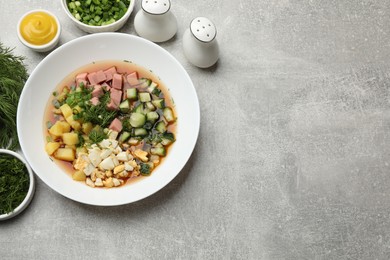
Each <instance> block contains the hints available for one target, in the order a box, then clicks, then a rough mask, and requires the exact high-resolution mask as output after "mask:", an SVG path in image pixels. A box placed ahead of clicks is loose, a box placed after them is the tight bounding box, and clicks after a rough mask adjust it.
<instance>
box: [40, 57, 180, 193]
mask: <svg viewBox="0 0 390 260" xmlns="http://www.w3.org/2000/svg"><path fill="white" fill-rule="evenodd" d="M113 67H114V68H115V70H116V72H115V74H117V75H121V77H122V80H123V83H122V84H123V85H122V90H121V93H122V95H123V98H122V99H121V105H122V103H126V102H128V103H129V104H131V110H130V111H128V112H126V113H125V112H123V111H124V110H122V107H119V108H118V110H117V116H116V117H115V120H117V119H118V121H121V123H120V125H121V128H122V125H123V130H121V131H119V132H118V137H117V138H115V139H117V140H118V142H119V145H118V147H119V146H120V148H121V149H122V152H126V153H127V154H128V156H129V157H133V159H134V161H135V162H136V163H137V166H135V163H134V162H131V163H132V165H133V166H134V167H133V166H128V165H127V164H126V162H125V163H124V165H126V167H128V168H129V169H128V168H126V169H128V170H129V171H128V172H129V175H128V176H125V177H123V178H118V179H119V180H121V184H125V183H130V182H133V181H136V180H140V179H142V178H144V177H145V176H143V175H148V174H142V171H143V170H144V171H145V168H148V167H146V166H148V165H149V166H150V168H151V171H153V170H154V169H155V168H156V167H157V166H158V165H160V164H161V162H162V161H163V159H164V157H165V156H166V155H165V153H166V154H169V148H170V146H171V143H169V142H168V144H167V145H162V144H165V143H167V142H164V140H165V139H164V135H166V136H167V135H168V134H169V136H176V118H175V119H174V121H172V119H170V117H171V116H172V115H173V116H174V115H175V114H176V113H175V111H174V103H173V100H172V98H171V96H170V94H169V91H168V89H167V88H166V86H165V85H164V84H163V82H162V81H161V79H160V78H159V77H157V76H156V75H155V74H153V72H152V71H150V70H147V69H145V68H143V67H141V66H139V65H136V64H134V63H132V62H128V61H115V60H108V61H99V62H93V63H91V64H88V65H85V66H83V67H81V68H78V69H76V70H75V71H73V72H72V73H70V74H69V75H68V76H67V77H65V78H64V79H63V80H62V81H61V82H60V83H59V84H58V85H57V86H56V88H55V89H54V91H53V95H52V96H51V97H50V99H49V101H48V103H47V106H46V111H45V115H44V120H43V123H44V127H43V129H44V133H43V134H44V136H45V137H46V139H47V143H54V145H55V147H56V146H59V147H58V148H57V150H56V151H54V152H52V150H50V149H49V150H48V148H47V147H46V151H47V152H48V153H49V155H50V157H51V158H52V160H53V161H54V162H55V163H56V164H57V165H58V166H59V167H61V168H62V169H63V170H64V171H65V172H66V173H68V174H69V175H70V176H73V178H74V175H75V173H76V172H77V170H76V169H75V165H77V160H80V159H79V156H80V153H78V151H79V150H78V149H80V147H81V145H80V143H78V144H77V145H74V146H72V145H68V144H66V142H65V141H66V140H65V137H64V135H70V134H69V133H65V134H63V135H62V138H61V137H59V136H58V135H53V131H54V130H53V131H52V128H53V127H54V125H55V124H56V123H58V121H63V122H65V123H64V124H66V122H68V123H70V124H71V123H72V122H74V120H76V121H77V120H78V121H77V122H79V123H77V124H75V125H80V126H82V129H84V125H85V123H88V122H85V121H83V118H81V119H77V118H78V115H80V114H82V113H81V112H80V113H79V112H78V109H79V107H77V106H75V107H73V108H72V111H73V114H72V118H73V119H69V117H68V118H65V117H66V116H65V114H64V113H63V110H64V109H63V108H64V107H65V106H67V105H66V104H67V103H70V102H68V101H69V100H68V99H70V98H69V97H70V94H68V95H67V97H66V98H67V99H66V100H65V101H61V102H59V96H61V95H63V93H64V92H65V91H64V89H66V90H67V89H69V90H70V92H72V91H73V92H77V88H80V86H82V88H83V87H85V89H88V88H91V87H92V88H93V89H94V90H95V86H96V85H99V86H101V85H104V86H108V87H107V88H105V87H103V88H102V89H103V90H102V93H104V94H107V95H108V96H110V97H111V102H112V101H113V97H112V95H113V94H112V93H114V90H115V89H114V90H113V88H114V87H113V86H115V85H114V79H111V80H106V81H104V83H102V82H99V84H95V85H93V86H92V85H91V81H89V76H90V75H92V74H93V73H95V72H100V71H103V72H105V71H107V70H109V69H110V68H113ZM134 72H136V75H137V76H138V81H139V82H140V83H139V84H134V82H133V81H134V80H133V79H131V78H130V79H129V75H134V74H133V73H134ZM84 73H87V74H88V78H87V81H84V82H83V83H82V84H81V83H79V79H77V78H78V77H79V75H83V74H84ZM107 75H108V74H107ZM107 75H106V76H107ZM116 77H118V76H116ZM126 77H127V78H126ZM108 78H109V77H108V76H107V79H108ZM145 79H147V80H145ZM130 81H132V82H131V84H130ZM85 82H88V83H85ZM145 82H146V83H145ZM78 83H79V84H78ZM105 83H106V84H105ZM84 84H86V85H87V86H84ZM126 84H127V86H128V87H129V86H130V85H131V87H129V88H136V89H137V92H138V96H137V100H131V98H129V97H126V98H125V96H126V94H125V92H126V91H125V87H124V86H125V85H126ZM148 84H150V85H148ZM154 85H155V86H156V88H155V89H154V90H153V91H154V92H151V89H152V86H154ZM115 91H118V90H115ZM148 91H149V92H148ZM127 93H129V92H127ZM141 93H143V94H141ZM88 95H90V94H88ZM92 95H93V91H92ZM102 95H103V94H102ZM145 97H146V101H145V100H144V99H145ZM100 99H101V97H100ZM149 99H150V101H148V100H149ZM160 99H163V102H162V103H163V104H164V105H163V107H162V108H159V107H158V104H159V103H158V101H160ZM129 100H131V101H129ZM154 101H156V103H155V102H154ZM91 102H92V99H91ZM153 104H155V105H153ZM140 107H141V110H142V111H141V112H139V109H140ZM166 108H169V109H167V110H170V111H171V114H172V115H170V114H169V113H168V112H169V111H168V112H167V114H166V110H165V109H166ZM81 109H82V108H81ZM81 109H79V110H81ZM86 110H87V109H86ZM154 112H156V113H154ZM83 113H86V112H83ZM142 113H144V114H142ZM133 114H137V116H139V115H141V116H140V117H141V119H142V120H144V121H145V119H144V118H146V123H144V125H142V122H141V124H140V126H138V125H135V123H134V122H136V121H134V120H133V122H132V117H135V116H133ZM156 114H157V116H158V119H157V120H159V121H157V122H156V121H153V120H151V121H148V120H149V115H156ZM115 120H113V121H115ZM142 120H141V121H142ZM128 122H130V123H128ZM150 122H152V123H150ZM161 122H162V123H161ZM148 123H149V124H148ZM113 124H114V122H112V123H111V125H110V126H109V127H107V126H103V128H104V131H106V132H107V131H108V134H107V136H108V135H109V134H110V133H111V134H112V132H116V131H114V130H112V128H114V127H112V125H113ZM146 124H148V128H151V129H148V128H147V127H146ZM125 125H129V127H128V128H126V129H125ZM151 125H152V126H151ZM157 125H166V129H164V128H163V130H165V132H163V130H161V129H160V128H158V126H157ZM114 126H115V125H114ZM95 128H99V127H98V126H97V125H94V128H93V129H95ZM76 129H77V127H76V128H74V129H73V125H72V127H71V131H70V132H71V133H73V135H74V134H78V135H79V139H80V138H81V137H80V136H84V137H83V138H84V139H85V140H82V142H85V144H84V146H85V148H86V149H84V150H83V151H89V152H86V153H85V154H86V155H88V156H89V157H91V153H90V149H91V147H94V146H93V145H95V146H96V144H92V146H91V143H88V140H89V139H90V136H88V134H86V133H83V132H82V130H80V129H78V130H76ZM108 129H109V130H108ZM129 129H130V130H129ZM126 131H129V132H130V133H129V136H130V137H128V138H130V139H124V138H123V136H124V135H125V132H126ZM137 132H142V133H144V132H146V133H147V135H140V136H137V135H136V134H137ZM126 133H127V132H126ZM85 136H88V137H85ZM141 137H142V138H141ZM158 137H160V139H162V140H163V141H161V142H160V143H158V144H156V142H158V141H156V140H157V139H158ZM147 138H148V139H147ZM152 138H155V139H156V140H154V139H152ZM80 140H81V139H80ZM121 140H122V141H121ZM123 140H126V141H123ZM134 140H138V141H139V143H135V141H134ZM150 140H152V141H150ZM153 140H154V141H153ZM171 141H172V140H171ZM173 141H174V140H173ZM132 142H133V143H132ZM161 143H162V144H161ZM47 146H48V144H47ZM69 147H70V148H72V149H73V150H74V156H75V160H74V161H70V160H62V159H59V158H62V157H61V156H58V154H59V151H60V149H65V148H69ZM81 148H83V147H81ZM99 148H100V149H101V150H102V151H104V149H103V148H102V147H99ZM110 149H111V148H110ZM116 149H117V150H118V148H116ZM112 150H113V149H112ZM161 150H163V153H161V154H160V153H158V152H159V151H161ZM61 151H62V150H61ZM68 151H69V150H68ZM142 151H143V152H145V151H147V152H148V155H147V157H146V158H145V157H142V154H141V152H142ZM137 152H138V153H137ZM50 153H51V154H50ZM102 153H103V152H102ZM119 153H120V152H118V154H119ZM81 154H84V153H81ZM139 154H141V155H139ZM158 154H159V155H160V156H158ZM111 157H113V161H114V162H115V160H116V159H115V158H114V157H115V156H111ZM117 157H118V155H117ZM157 157H158V162H157V163H154V162H156V161H157V159H156V158H157ZM102 158H103V157H102ZM118 158H119V157H118ZM146 159H148V160H149V161H146ZM151 159H155V160H154V161H153V162H151ZM103 161H104V160H102V162H100V164H99V166H97V165H95V166H96V169H95V170H94V171H95V172H99V171H100V172H106V173H107V172H108V173H109V172H111V170H106V171H103V169H106V168H104V167H103V166H102V164H103ZM128 163H129V164H131V163H130V162H128ZM117 166H118V165H117ZM85 167H86V166H85ZM131 167H132V168H133V171H130V169H131ZM122 168H123V167H122ZM148 169H149V168H148ZM114 170H115V169H112V172H113V173H112V176H109V177H107V176H106V177H105V180H106V181H108V180H110V178H111V179H115V178H114V176H116V175H114V172H115V171H114ZM80 171H81V172H87V171H86V169H85V168H84V169H83V170H79V172H80ZM136 171H138V172H141V174H138V175H137V176H135V175H134V174H133V173H134V172H136ZM79 172H78V173H77V174H78V175H80V174H81V173H79ZM132 172H133V173H132ZM88 173H89V172H88ZM88 173H86V174H85V175H86V176H84V177H85V178H86V182H87V184H88V179H90V180H91V179H92V177H91V175H88ZM149 174H150V173H149ZM81 175H82V174H81ZM81 175H80V176H81ZM84 177H83V178H84ZM74 179H75V178H74ZM103 181H104V179H103ZM110 181H111V180H110ZM90 184H91V183H89V184H88V185H90ZM95 185H96V183H95V184H94V185H92V184H91V185H90V186H93V187H95ZM118 186H119V187H120V186H122V185H118ZM104 187H106V185H104Z"/></svg>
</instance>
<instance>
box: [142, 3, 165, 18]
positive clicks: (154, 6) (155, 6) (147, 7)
mask: <svg viewBox="0 0 390 260" xmlns="http://www.w3.org/2000/svg"><path fill="white" fill-rule="evenodd" d="M141 7H142V9H143V10H144V11H145V12H147V13H149V14H154V15H160V14H165V13H166V12H168V11H169V9H170V8H171V1H170V0H142V3H141Z"/></svg>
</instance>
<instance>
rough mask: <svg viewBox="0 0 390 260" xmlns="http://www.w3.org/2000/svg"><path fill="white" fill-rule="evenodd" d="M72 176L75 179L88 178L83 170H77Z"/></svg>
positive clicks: (83, 179)
mask: <svg viewBox="0 0 390 260" xmlns="http://www.w3.org/2000/svg"><path fill="white" fill-rule="evenodd" d="M72 178H73V180H75V181H85V180H86V179H87V176H85V174H84V173H83V172H82V171H75V172H74V173H73V174H72Z"/></svg>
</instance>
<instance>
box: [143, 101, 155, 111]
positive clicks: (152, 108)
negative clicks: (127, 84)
mask: <svg viewBox="0 0 390 260" xmlns="http://www.w3.org/2000/svg"><path fill="white" fill-rule="evenodd" d="M145 108H147V109H148V110H150V111H154V110H156V107H155V106H153V104H152V102H146V103H145Z"/></svg>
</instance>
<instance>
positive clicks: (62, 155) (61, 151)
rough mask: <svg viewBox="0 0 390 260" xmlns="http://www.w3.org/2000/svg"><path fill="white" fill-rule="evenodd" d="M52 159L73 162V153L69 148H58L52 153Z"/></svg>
mask: <svg viewBox="0 0 390 260" xmlns="http://www.w3.org/2000/svg"><path fill="white" fill-rule="evenodd" d="M54 157H55V158H57V159H59V160H63V161H68V162H73V161H74V159H75V153H74V151H73V149H71V148H58V149H57V151H55V153H54Z"/></svg>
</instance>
